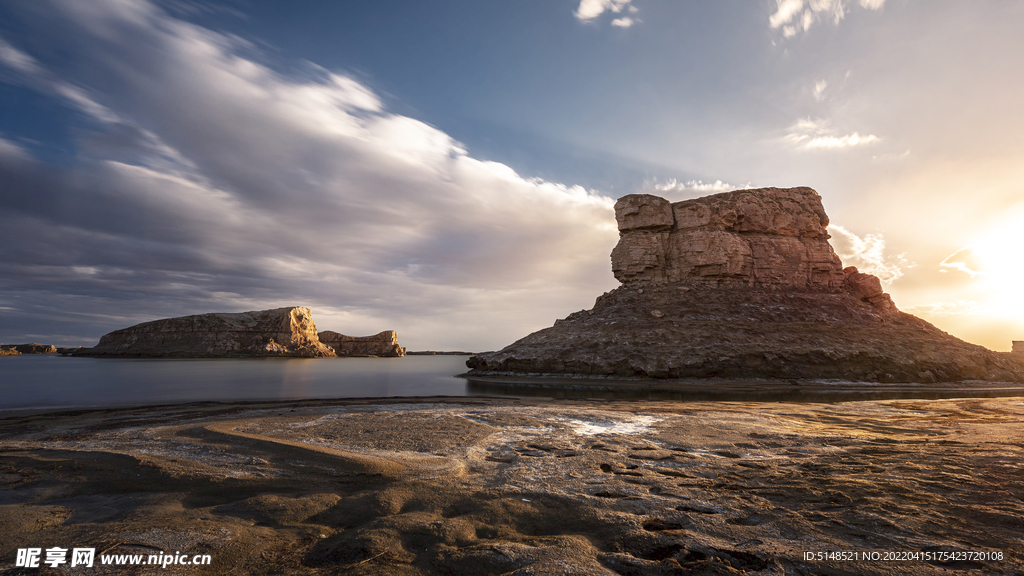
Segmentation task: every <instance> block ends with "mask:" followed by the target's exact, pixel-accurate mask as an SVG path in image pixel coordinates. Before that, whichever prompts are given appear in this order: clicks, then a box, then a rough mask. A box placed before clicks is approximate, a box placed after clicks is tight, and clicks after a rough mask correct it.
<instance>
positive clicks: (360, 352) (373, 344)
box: [319, 330, 405, 358]
mask: <svg viewBox="0 0 1024 576" xmlns="http://www.w3.org/2000/svg"><path fill="white" fill-rule="evenodd" d="M319 336H320V342H322V343H323V344H326V345H327V346H330V347H331V348H333V349H334V353H335V354H337V355H338V356H376V357H381V358H401V357H402V356H405V348H402V346H401V345H399V344H398V333H397V332H395V331H394V330H385V331H383V332H381V333H379V334H375V335H373V336H346V335H345V334H339V333H337V332H332V331H331V330H324V331H323V332H321V333H320V334H319Z"/></svg>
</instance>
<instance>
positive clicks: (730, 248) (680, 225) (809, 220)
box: [612, 188, 845, 291]
mask: <svg viewBox="0 0 1024 576" xmlns="http://www.w3.org/2000/svg"><path fill="white" fill-rule="evenodd" d="M615 218H616V220H618V224H619V234H620V238H619V243H618V245H617V246H615V249H614V250H613V251H612V272H613V273H614V274H615V278H616V279H618V280H619V281H620V282H622V284H623V285H624V286H631V287H632V286H645V285H652V284H667V283H677V282H681V283H685V284H687V285H691V286H701V287H709V288H769V289H779V288H794V289H800V290H824V291H838V290H840V289H842V287H843V282H844V279H845V277H844V274H843V266H842V262H840V260H839V257H838V256H836V254H835V252H833V251H832V246H831V245H829V243H828V238H829V235H828V232H827V231H826V229H825V227H826V226H828V216H826V215H825V209H824V208H822V205H821V198H820V197H819V196H818V193H817V192H815V191H814V190H812V189H810V188H788V189H780V188H761V189H757V190H739V191H736V192H726V193H724V194H716V195H714V196H707V197H705V198H697V199H696V200H687V201H684V202H676V203H674V204H671V203H669V201H668V200H665V199H664V198H659V197H657V196H652V195H649V194H631V195H629V196H625V197H623V198H621V199H620V200H619V201H618V202H616V204H615Z"/></svg>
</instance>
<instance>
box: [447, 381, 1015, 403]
mask: <svg viewBox="0 0 1024 576" xmlns="http://www.w3.org/2000/svg"><path fill="white" fill-rule="evenodd" d="M466 380H467V384H466V394H467V395H469V396H516V397H547V398H565V399H588V398H593V399H602V400H675V401H683V402H810V403H832V402H854V401H864V400H903V399H907V400H909V399H917V400H940V399H943V398H1000V397H1007V396H1024V386H1021V385H1014V384H1004V383H998V384H997V385H992V384H990V383H977V384H974V383H949V384H945V385H942V384H939V385H936V384H928V385H922V384H901V385H888V384H874V383H861V384H859V385H856V386H852V385H850V384H848V383H844V384H838V385H835V384H806V383H795V384H794V383H790V382H789V381H781V382H780V381H765V382H755V383H751V382H709V383H705V384H699V383H692V384H687V385H684V386H678V387H676V388H675V389H671V388H669V387H668V386H665V387H658V385H657V384H654V385H650V384H638V383H637V382H631V381H624V382H621V383H618V384H616V383H613V382H607V383H605V382H601V381H597V382H590V383H586V384H581V383H580V382H579V381H578V380H577V381H573V380H556V381H543V380H538V381H534V382H531V381H526V380H516V381H510V380H492V379H486V378H473V377H468V378H467V379H466Z"/></svg>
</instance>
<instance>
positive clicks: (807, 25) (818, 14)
mask: <svg viewBox="0 0 1024 576" xmlns="http://www.w3.org/2000/svg"><path fill="white" fill-rule="evenodd" d="M775 2H776V10H775V12H774V13H772V14H771V15H770V16H769V17H768V26H769V27H771V29H772V30H779V29H781V31H782V35H783V36H784V37H786V38H792V37H793V36H796V35H797V33H799V32H807V31H808V30H810V29H811V26H813V25H814V23H815V22H818V21H820V20H825V21H828V20H831V21H832V23H833V24H834V25H838V24H839V22H841V21H842V19H843V18H844V17H845V16H846V13H847V11H848V8H847V5H846V2H845V0H775ZM858 3H859V4H860V6H861V7H862V8H867V9H869V10H879V9H881V8H882V5H884V4H885V0H859V2H858Z"/></svg>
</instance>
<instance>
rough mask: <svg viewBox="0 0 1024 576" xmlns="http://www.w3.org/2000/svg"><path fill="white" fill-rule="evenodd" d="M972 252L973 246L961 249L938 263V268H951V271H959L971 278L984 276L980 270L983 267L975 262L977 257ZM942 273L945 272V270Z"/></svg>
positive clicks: (973, 250)
mask: <svg viewBox="0 0 1024 576" xmlns="http://www.w3.org/2000/svg"><path fill="white" fill-rule="evenodd" d="M974 252H975V246H973V245H972V246H966V247H964V248H961V249H959V250H957V251H956V252H953V253H952V254H950V255H949V256H946V258H944V259H943V260H942V262H939V267H940V269H941V268H952V269H953V270H959V271H960V272H963V273H964V274H968V275H970V277H971V278H974V277H976V276H981V275H984V274H985V272H983V271H982V270H981V268H982V267H983V266H982V265H981V264H980V263H979V262H978V261H977V260H978V257H977V255H976V254H975V253H974ZM942 271H943V272H945V270H942Z"/></svg>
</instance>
